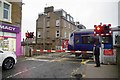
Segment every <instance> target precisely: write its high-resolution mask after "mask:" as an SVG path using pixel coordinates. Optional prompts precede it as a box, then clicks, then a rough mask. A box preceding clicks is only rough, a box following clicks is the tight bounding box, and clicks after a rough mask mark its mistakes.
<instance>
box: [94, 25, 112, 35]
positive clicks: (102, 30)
mask: <svg viewBox="0 0 120 80" xmlns="http://www.w3.org/2000/svg"><path fill="white" fill-rule="evenodd" d="M110 27H111V24H108V25H106V24H104V25H101V24H100V25H94V34H95V35H96V34H98V35H106V34H108V35H109V34H110V32H111V29H110Z"/></svg>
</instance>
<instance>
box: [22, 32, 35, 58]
mask: <svg viewBox="0 0 120 80" xmlns="http://www.w3.org/2000/svg"><path fill="white" fill-rule="evenodd" d="M25 36H26V39H25V43H26V45H25V47H24V48H25V53H24V54H25V56H28V57H31V56H32V47H31V46H30V43H32V42H33V40H34V32H28V31H27V32H26V33H25Z"/></svg>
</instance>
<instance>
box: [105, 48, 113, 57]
mask: <svg viewBox="0 0 120 80" xmlns="http://www.w3.org/2000/svg"><path fill="white" fill-rule="evenodd" d="M104 55H109V56H110V55H111V56H112V55H113V50H111V49H110V50H109V49H105V50H104Z"/></svg>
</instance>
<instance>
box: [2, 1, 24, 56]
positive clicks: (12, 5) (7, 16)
mask: <svg viewBox="0 0 120 80" xmlns="http://www.w3.org/2000/svg"><path fill="white" fill-rule="evenodd" d="M17 1H19V2H14V0H0V49H3V50H6V51H15V52H16V55H17V56H20V55H21V19H22V0H17Z"/></svg>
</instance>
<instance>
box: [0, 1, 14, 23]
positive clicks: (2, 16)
mask: <svg viewBox="0 0 120 80" xmlns="http://www.w3.org/2000/svg"><path fill="white" fill-rule="evenodd" d="M4 3H6V4H8V5H9V11H8V19H5V18H4ZM0 12H1V13H0V20H1V21H5V22H9V23H12V20H11V13H12V4H11V3H9V2H7V1H5V0H2V1H1V8H0Z"/></svg>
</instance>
